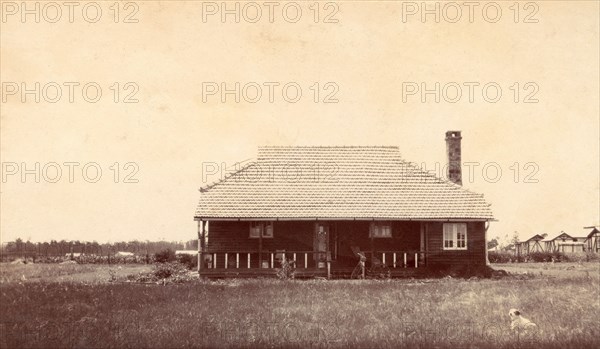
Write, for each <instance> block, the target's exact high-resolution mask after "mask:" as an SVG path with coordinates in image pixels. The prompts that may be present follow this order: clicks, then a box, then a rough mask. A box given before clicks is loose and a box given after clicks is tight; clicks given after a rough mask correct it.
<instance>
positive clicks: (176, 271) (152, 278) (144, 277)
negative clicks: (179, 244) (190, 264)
mask: <svg viewBox="0 0 600 349" xmlns="http://www.w3.org/2000/svg"><path fill="white" fill-rule="evenodd" d="M197 278H198V276H197V275H196V276H195V275H194V274H193V273H190V272H189V271H188V269H187V267H186V266H185V265H183V264H181V263H177V262H175V263H157V264H155V265H154V270H153V271H152V272H149V273H148V272H142V273H138V274H135V275H128V276H127V280H128V281H129V282H139V283H157V284H163V285H166V284H172V283H184V282H189V281H193V280H196V279H197Z"/></svg>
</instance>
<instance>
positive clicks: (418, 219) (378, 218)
mask: <svg viewBox="0 0 600 349" xmlns="http://www.w3.org/2000/svg"><path fill="white" fill-rule="evenodd" d="M194 220H195V221H200V220H211V221H410V222H497V221H498V220H497V219H495V218H390V217H350V218H348V217H342V218H340V217H335V218H333V217H199V216H194Z"/></svg>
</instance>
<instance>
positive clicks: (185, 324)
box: [0, 265, 600, 348]
mask: <svg viewBox="0 0 600 349" xmlns="http://www.w3.org/2000/svg"><path fill="white" fill-rule="evenodd" d="M587 267H589V268H591V270H595V271H596V274H598V273H600V269H598V265H586V268H587ZM514 268H518V266H517V267H514ZM3 269H4V267H3ZM3 274H4V271H3ZM100 274H101V273H100ZM598 287H599V285H598V278H595V277H590V276H586V275H583V274H581V275H575V276H573V275H563V277H554V276H546V275H539V273H538V275H535V274H534V276H532V275H529V276H527V277H518V278H513V277H510V278H505V279H502V280H462V279H461V280H457V279H449V278H447V279H435V280H429V279H427V280H392V281H373V280H364V281H363V280H360V281H345V280H339V281H325V280H311V281H279V280H226V281H216V282H211V281H196V282H193V283H189V284H184V285H169V286H158V285H136V284H123V283H118V284H108V283H96V284H83V283H81V282H47V281H41V282H10V283H3V284H2V285H0V291H1V296H2V304H1V309H0V310H1V313H2V324H1V325H2V327H3V328H2V333H3V336H2V338H0V346H2V347H6V346H11V347H12V346H19V347H128V346H129V347H170V348H174V347H265V346H270V347H290V346H294V347H298V348H304V347H348V346H353V347H374V346H377V347H390V348H391V347H394V348H395V347H423V348H432V347H457V348H488V347H500V348H524V347H533V346H535V347H540V348H541V347H544V348H545V347H555V348H564V347H570V348H584V347H598V345H599V344H600V337H599V336H598V335H599V333H598V327H597V314H598V313H600V304H599V301H598V296H599V293H598V292H599V288H598ZM513 307H515V308H520V309H521V310H522V311H523V313H524V315H525V316H526V317H528V318H530V319H531V320H533V321H535V322H536V323H537V324H538V325H539V331H538V332H537V333H534V334H532V335H528V336H522V335H521V336H517V335H516V334H512V333H510V331H509V321H508V316H507V314H508V309H509V308H513ZM594 331H595V332H594Z"/></svg>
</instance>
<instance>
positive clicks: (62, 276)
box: [0, 263, 151, 284]
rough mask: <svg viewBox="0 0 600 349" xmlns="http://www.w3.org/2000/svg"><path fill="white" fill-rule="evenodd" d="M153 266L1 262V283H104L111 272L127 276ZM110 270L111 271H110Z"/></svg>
mask: <svg viewBox="0 0 600 349" xmlns="http://www.w3.org/2000/svg"><path fill="white" fill-rule="evenodd" d="M150 269H151V267H150V266H147V265H139V264H124V265H103V264H7V263H3V264H0V284H5V283H15V282H35V281H48V282H68V281H72V282H87V283H102V282H107V281H108V280H109V279H110V274H111V273H114V274H115V275H116V276H117V277H125V276H127V275H128V274H132V273H137V272H142V271H148V270H150ZM109 271H110V272H109Z"/></svg>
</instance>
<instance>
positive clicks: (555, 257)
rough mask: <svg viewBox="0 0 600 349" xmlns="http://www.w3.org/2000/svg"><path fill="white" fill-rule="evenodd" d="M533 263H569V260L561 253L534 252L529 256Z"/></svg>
mask: <svg viewBox="0 0 600 349" xmlns="http://www.w3.org/2000/svg"><path fill="white" fill-rule="evenodd" d="M527 257H528V258H527V260H528V261H531V262H568V261H569V258H568V257H567V256H566V255H565V254H563V253H561V252H532V253H530V254H529V255H528V256H527Z"/></svg>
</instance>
